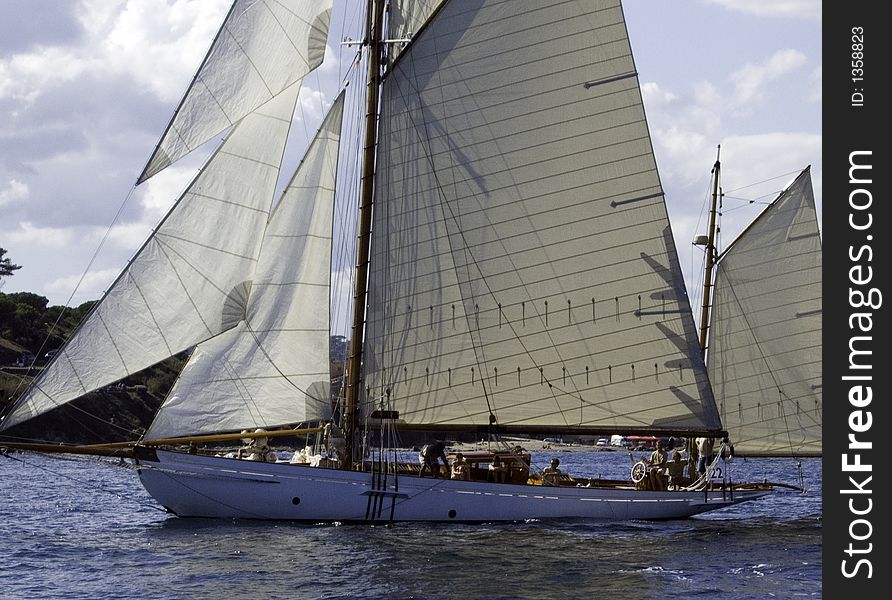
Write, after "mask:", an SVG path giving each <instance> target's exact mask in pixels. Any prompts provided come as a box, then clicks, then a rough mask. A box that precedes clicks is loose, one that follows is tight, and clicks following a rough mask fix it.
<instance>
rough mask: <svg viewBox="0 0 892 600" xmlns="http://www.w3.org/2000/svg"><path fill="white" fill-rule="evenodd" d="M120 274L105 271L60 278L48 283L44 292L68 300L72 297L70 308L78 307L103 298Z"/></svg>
mask: <svg viewBox="0 0 892 600" xmlns="http://www.w3.org/2000/svg"><path fill="white" fill-rule="evenodd" d="M118 273H119V271H118V270H117V269H104V270H100V271H88V272H86V273H84V274H83V275H68V276H65V277H59V278H57V279H54V280H52V281H50V282H49V283H47V284H46V286H45V288H44V292H45V293H47V294H50V295H52V296H54V297H64V298H68V297H69V296H71V297H72V301H71V303H70V304H69V306H77V305H78V304H81V303H83V302H86V301H87V300H97V299H99V298H101V297H102V294H103V292H105V290H106V288H107V287H108V286H109V285H111V283H112V281H114V279H115V277H117V276H118ZM75 289H76V291H75Z"/></svg>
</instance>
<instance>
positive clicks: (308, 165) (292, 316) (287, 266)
mask: <svg viewBox="0 0 892 600" xmlns="http://www.w3.org/2000/svg"><path fill="white" fill-rule="evenodd" d="M343 104H344V96H343V93H342V94H341V96H339V97H338V99H337V100H336V101H335V103H334V105H333V106H332V108H331V109H330V111H329V113H328V116H327V117H326V119H325V121H324V122H323V124H322V127H321V128H320V130H319V132H318V133H317V134H316V137H315V138H314V140H313V142H312V143H311V145H310V148H309V150H308V151H307V154H306V156H305V157H304V160H303V161H302V163H301V164H300V166H299V167H298V169H297V172H296V173H295V174H294V176H293V178H292V179H291V182H290V183H289V185H288V187H287V188H286V190H285V192H284V193H283V196H282V199H281V200H280V201H279V203H278V204H277V205H276V208H275V211H274V212H273V215H272V217H271V218H270V223H269V226H268V227H267V229H266V233H265V235H264V237H263V245H262V247H261V250H260V257H259V259H258V262H257V270H256V272H255V276H254V281H253V284H252V285H251V289H250V293H249V296H248V301H247V308H246V316H245V320H244V321H242V322H241V323H239V324H238V326H236V327H234V328H233V329H231V330H229V331H226V332H224V333H222V334H220V335H218V336H217V337H215V338H213V339H211V340H208V341H207V342H204V343H202V344H200V345H199V346H198V347H197V348H196V349H195V351H194V352H193V353H192V356H191V357H190V359H189V362H188V364H187V365H186V367H185V369H183V371H182V373H181V375H180V378H179V380H178V381H177V383H176V385H175V386H174V387H173V389H172V390H171V391H170V393H169V394H168V397H167V400H165V402H164V404H163V405H162V407H161V410H160V411H159V413H158V415H157V416H156V417H155V421H154V422H153V423H152V425H151V427H149V430H148V431H147V432H146V436H145V437H146V438H147V439H156V438H166V437H175V436H178V435H187V434H194V433H205V432H212V431H226V430H237V429H243V428H246V427H251V428H253V427H271V426H274V425H282V424H286V423H295V422H299V421H305V420H311V419H317V418H327V417H328V416H330V404H329V391H328V388H329V381H330V375H329V369H330V365H329V356H328V354H329V347H328V345H329V314H328V306H329V278H330V270H329V258H330V256H331V236H332V218H333V208H334V193H335V173H336V171H337V155H338V146H339V140H340V128H341V116H342V113H343ZM208 407H213V410H208Z"/></svg>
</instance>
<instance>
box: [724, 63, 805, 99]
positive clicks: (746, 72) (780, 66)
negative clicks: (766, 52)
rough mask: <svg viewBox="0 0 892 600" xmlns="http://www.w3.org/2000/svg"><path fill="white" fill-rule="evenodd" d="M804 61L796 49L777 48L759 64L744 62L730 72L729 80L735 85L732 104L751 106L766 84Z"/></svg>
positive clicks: (759, 97)
mask: <svg viewBox="0 0 892 600" xmlns="http://www.w3.org/2000/svg"><path fill="white" fill-rule="evenodd" d="M805 62H806V57H805V54H803V53H802V52H800V51H798V50H792V49H786V50H778V51H777V52H775V53H774V54H773V55H772V56H771V57H770V58H769V59H768V60H767V61H765V62H763V63H761V64H751V63H748V64H746V65H745V66H744V67H742V68H741V69H738V70H737V71H735V72H734V73H732V74H731V81H733V82H734V85H735V89H734V99H733V105H734V106H736V107H749V106H751V105H752V103H753V102H754V101H757V100H761V99H762V97H763V95H764V88H765V86H766V85H767V84H769V83H771V82H772V81H775V80H777V79H779V78H781V77H783V76H784V75H786V74H788V73H789V72H790V71H793V70H795V69H798V68H799V67H801V66H802V65H804V64H805Z"/></svg>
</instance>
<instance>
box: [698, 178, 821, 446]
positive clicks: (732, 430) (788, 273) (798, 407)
mask: <svg viewBox="0 0 892 600" xmlns="http://www.w3.org/2000/svg"><path fill="white" fill-rule="evenodd" d="M821 262H822V261H821V238H820V235H819V233H818V221H817V217H816V213H815V201H814V195H813V192H812V185H811V178H810V171H809V169H805V170H804V171H803V172H802V173H801V174H800V175H799V176H798V177H797V178H796V180H795V181H794V182H793V183H792V184H791V185H790V186H789V187H787V188H786V189H785V190H784V191H783V192H782V193H781V194H780V195H779V196H778V197H777V198H776V199H775V200H774V202H772V203H771V204H770V205H769V206H768V207H767V208H766V209H765V210H764V212H762V214H760V215H759V216H758V217H757V218H756V219H755V221H753V223H752V224H751V225H750V226H749V227H748V228H747V229H746V230H745V231H744V232H743V233H742V234H741V235H740V236H739V237H738V238H737V239H736V240H735V241H734V242H733V243H732V244H731V245H730V246H728V248H727V249H726V250H725V251H724V252H723V253H722V255H721V256H720V257H719V261H718V263H717V270H716V283H715V297H714V298H715V299H714V308H713V313H712V326H711V341H710V344H709V354H708V359H707V364H708V365H709V377H710V381H711V382H712V385H713V389H714V391H715V394H716V399H717V401H718V407H719V412H720V414H721V418H722V424H723V425H724V427H725V428H726V429H727V430H728V432H729V434H730V435H731V439H732V440H734V445H735V449H736V450H737V452H738V453H740V454H748V455H769V456H772V455H776V456H810V455H811V456H814V455H820V454H821V448H822V445H821V424H822V420H821V414H822V398H823V396H822V388H821V317H822V311H821V309H822V298H821Z"/></svg>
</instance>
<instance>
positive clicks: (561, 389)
mask: <svg viewBox="0 0 892 600" xmlns="http://www.w3.org/2000/svg"><path fill="white" fill-rule="evenodd" d="M382 106H383V109H382V117H381V129H380V134H379V153H378V161H377V183H376V192H375V217H374V226H373V231H372V235H373V238H372V239H373V243H372V253H373V254H372V257H371V266H370V273H369V278H370V286H369V300H368V302H369V307H368V311H369V313H368V325H367V329H366V342H367V344H366V350H365V354H364V373H365V376H364V381H365V386H367V389H368V392H369V398H368V403H369V404H374V405H375V406H377V405H378V403H381V402H383V403H385V404H387V406H389V407H390V408H391V409H395V410H397V411H398V412H399V418H400V419H402V420H404V421H405V422H407V423H410V424H421V425H441V426H447V425H448V426H462V425H477V426H479V425H486V424H487V423H492V422H496V423H498V424H500V425H511V426H515V427H518V428H523V427H528V428H530V430H533V429H534V428H536V427H539V428H548V429H550V430H560V429H561V428H562V427H564V428H574V427H575V428H589V429H611V428H613V429H616V430H631V429H639V428H653V429H657V430H659V429H664V430H686V431H687V430H692V431H693V430H697V431H703V430H718V429H720V422H719V418H718V413H717V410H716V407H715V404H714V400H713V397H712V392H711V389H710V386H709V383H708V381H707V376H706V371H705V366H704V364H703V361H702V358H701V356H700V350H699V347H698V343H697V338H696V333H695V330H694V324H693V320H692V317H691V311H690V306H689V302H688V298H687V295H686V292H685V288H684V284H683V280H682V274H681V270H680V268H679V265H678V261H677V256H676V251H675V247H674V243H673V238H672V234H671V231H670V227H669V220H668V216H667V213H666V207H665V204H664V200H663V190H662V187H661V184H660V180H659V177H658V174H657V170H656V164H655V160H654V155H653V151H652V147H651V140H650V137H649V134H648V129H647V123H646V121H645V115H644V108H643V105H642V100H641V93H640V90H639V86H638V77H637V73H636V70H635V65H634V62H633V59H632V54H631V48H630V45H629V40H628V36H627V33H626V27H625V22H624V19H623V14H622V9H621V6H620V2H619V1H618V0H601V1H597V2H595V1H593V2H585V3H577V2H567V3H563V4H560V5H558V6H547V7H546V6H542V5H541V3H539V2H536V1H535V0H523V1H515V2H510V3H509V2H503V1H497V0H479V1H475V2H473V3H469V2H452V3H447V4H445V5H444V6H442V7H441V8H440V9H439V10H438V11H437V13H436V15H435V17H434V18H433V19H432V20H431V21H429V22H428V23H427V25H426V26H425V27H424V28H423V29H422V31H421V32H420V33H419V34H418V35H417V36H415V38H414V39H413V41H412V43H411V44H410V45H409V46H408V47H407V48H406V49H405V50H404V52H403V54H402V55H400V57H399V58H398V59H397V60H396V61H395V62H394V64H393V67H392V69H391V72H390V73H389V75H388V77H387V79H386V80H385V82H384V86H383V101H382Z"/></svg>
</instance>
